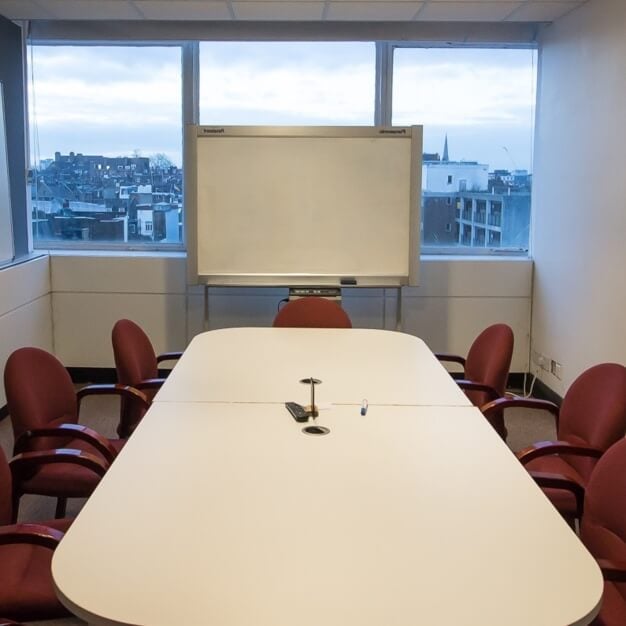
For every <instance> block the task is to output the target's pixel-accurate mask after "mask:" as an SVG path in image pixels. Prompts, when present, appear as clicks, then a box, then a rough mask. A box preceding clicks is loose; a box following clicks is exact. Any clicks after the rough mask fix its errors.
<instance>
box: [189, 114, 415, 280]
mask: <svg viewBox="0 0 626 626" xmlns="http://www.w3.org/2000/svg"><path fill="white" fill-rule="evenodd" d="M214 136H217V137H251V138H254V137H297V138H301V137H315V138H319V137H328V138H343V137H348V138H349V137H364V138H381V137H384V138H385V139H389V140H393V139H404V140H406V139H407V138H408V139H410V141H411V149H410V155H411V156H410V159H411V162H410V164H409V166H410V172H411V180H410V186H411V188H410V194H409V202H410V207H409V223H408V224H407V228H408V229H409V251H408V265H409V266H408V267H407V271H406V274H404V275H400V276H387V275H384V276H363V275H359V276H356V277H347V276H345V275H339V274H316V273H311V274H305V273H300V272H298V273H286V274H273V273H259V274H255V273H232V274H226V273H222V274H199V272H198V171H197V170H198V157H197V155H198V141H200V140H202V139H207V138H210V137H214ZM422 136H423V132H422V126H198V125H193V124H190V125H187V126H186V128H185V155H184V176H185V187H184V206H185V214H184V215H185V234H186V237H185V240H186V245H187V278H188V283H189V284H190V285H205V286H212V287H218V286H220V287H299V286H302V287H307V286H320V287H321V286H323V287H326V286H329V287H346V286H350V287H403V286H417V285H418V280H419V256H420V240H421V237H420V212H421V198H422V166H421V161H422ZM350 278H356V283H353V284H346V279H350Z"/></svg>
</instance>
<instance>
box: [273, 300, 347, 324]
mask: <svg viewBox="0 0 626 626" xmlns="http://www.w3.org/2000/svg"><path fill="white" fill-rule="evenodd" d="M273 326H275V327H278V328H352V322H351V321H350V318H349V317H348V314H347V313H346V312H345V311H344V310H343V309H342V308H341V307H340V306H339V305H338V304H337V303H336V302H333V301H332V300H328V299H327V298H318V297H316V296H307V297H305V298H299V299H298V300H290V301H289V302H287V304H285V306H283V308H282V309H280V311H278V313H277V314H276V317H275V318H274V323H273Z"/></svg>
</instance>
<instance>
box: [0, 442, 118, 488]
mask: <svg viewBox="0 0 626 626" xmlns="http://www.w3.org/2000/svg"><path fill="white" fill-rule="evenodd" d="M51 463H71V464H73V465H80V466H81V467H86V468H87V469H89V470H91V471H92V472H95V473H96V474H98V476H100V477H101V478H102V476H104V475H105V474H106V471H107V470H108V469H109V464H108V463H107V462H106V461H104V460H103V459H101V458H99V457H97V456H96V455H95V454H89V452H83V451H82V450H74V449H72V448H55V449H54V450H41V451H37V452H24V453H22V454H18V455H17V456H15V457H13V458H12V459H11V461H10V462H9V466H10V468H11V473H12V474H13V479H14V480H15V481H17V482H20V481H21V480H25V479H27V478H28V477H29V476H30V475H32V473H33V472H34V471H36V470H38V469H39V468H40V467H42V466H44V465H49V464H51Z"/></svg>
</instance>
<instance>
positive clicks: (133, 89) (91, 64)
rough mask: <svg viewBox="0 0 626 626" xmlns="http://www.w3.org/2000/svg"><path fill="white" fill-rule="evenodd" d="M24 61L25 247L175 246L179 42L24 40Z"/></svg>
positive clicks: (179, 142)
mask: <svg viewBox="0 0 626 626" xmlns="http://www.w3.org/2000/svg"><path fill="white" fill-rule="evenodd" d="M30 62H31V63H30V72H31V80H30V85H29V103H30V112H29V113H30V117H29V120H30V137H31V161H32V167H33V176H32V184H31V196H32V209H33V213H32V215H33V236H34V240H35V245H40V246H44V245H48V244H49V242H53V243H55V242H56V243H58V242H62V243H63V244H64V245H67V244H70V245H72V244H76V245H83V244H85V243H89V242H92V243H96V244H97V243H98V242H106V243H110V242H112V243H119V244H122V245H126V246H131V245H136V244H140V245H142V244H152V245H154V244H158V245H163V244H166V245H167V244H177V245H180V242H181V241H182V229H181V223H182V215H181V213H182V170H181V167H182V105H181V97H182V96H181V50H180V47H178V46H171V47H165V46H161V47H156V46H132V47H131V46H44V45H33V46H31V47H30Z"/></svg>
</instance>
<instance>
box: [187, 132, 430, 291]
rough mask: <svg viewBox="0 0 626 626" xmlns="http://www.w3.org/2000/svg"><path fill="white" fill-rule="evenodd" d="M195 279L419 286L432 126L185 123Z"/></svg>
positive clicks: (204, 281)
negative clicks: (425, 147) (425, 135)
mask: <svg viewBox="0 0 626 626" xmlns="http://www.w3.org/2000/svg"><path fill="white" fill-rule="evenodd" d="M186 145H187V152H186V160H185V207H186V216H187V217H186V219H187V247H188V255H189V267H190V282H192V283H200V284H207V285H271V286H298V285H322V286H323V285H336V286H340V285H357V286H401V285H407V284H412V285H415V284H417V280H418V261H419V239H420V237H419V223H420V219H419V209H420V190H421V180H420V177H421V169H422V168H421V154H422V129H421V127H418V126H413V127H407V128H405V127H245V126H243V127H242V126H239V127H221V126H220V127H217V126H190V127H188V129H187V141H186Z"/></svg>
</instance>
